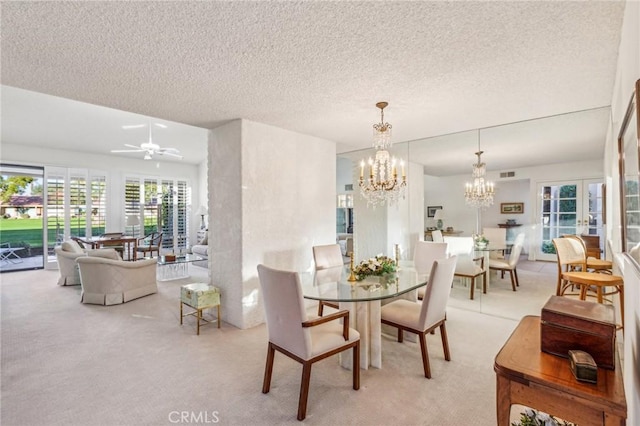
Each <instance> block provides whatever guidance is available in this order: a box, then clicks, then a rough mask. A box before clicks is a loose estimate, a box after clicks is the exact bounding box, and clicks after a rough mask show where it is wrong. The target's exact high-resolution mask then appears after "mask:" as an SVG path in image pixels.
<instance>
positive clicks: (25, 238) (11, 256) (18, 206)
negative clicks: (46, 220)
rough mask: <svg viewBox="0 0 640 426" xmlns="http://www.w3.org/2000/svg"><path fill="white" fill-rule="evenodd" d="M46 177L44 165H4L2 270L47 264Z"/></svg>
mask: <svg viewBox="0 0 640 426" xmlns="http://www.w3.org/2000/svg"><path fill="white" fill-rule="evenodd" d="M43 177H44V170H43V168H42V167H28V166H20V165H11V164H0V201H1V206H0V210H1V211H0V272H7V271H20V270H25V269H40V268H43V266H44V256H43V253H44V252H45V251H44V250H43V247H44V243H43V229H44V228H43V226H44V225H43V212H44V209H43Z"/></svg>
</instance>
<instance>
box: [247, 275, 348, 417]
mask: <svg viewBox="0 0 640 426" xmlns="http://www.w3.org/2000/svg"><path fill="white" fill-rule="evenodd" d="M258 277H259V280H260V287H261V289H262V300H263V303H264V312H265V318H266V322H267V330H268V333H269V345H268V349H267V362H266V365H265V369H264V381H263V384H262V393H268V392H269V389H270V387H271V374H272V372H273V360H274V357H275V351H278V352H281V353H283V354H284V355H286V356H288V357H289V358H292V359H294V360H296V361H298V362H299V363H301V364H302V382H301V384H300V398H299V400H298V420H304V418H305V417H306V412H307V399H308V396H309V384H310V379H311V366H312V365H313V363H315V362H317V361H320V360H323V359H325V358H328V357H330V356H332V355H335V354H337V353H340V352H343V351H346V350H349V349H353V366H352V367H353V389H355V390H358V389H359V388H360V334H359V333H358V332H357V331H356V330H354V329H353V328H350V327H349V312H348V311H338V312H335V313H332V314H329V315H327V316H324V317H320V318H316V319H313V320H308V319H307V313H306V310H305V307H304V300H303V296H302V289H301V287H300V277H299V276H298V274H297V273H296V272H288V271H280V270H276V269H272V268H269V267H267V266H264V265H258ZM340 319H342V324H340V321H339V320H340ZM336 368H341V367H339V366H338V364H336Z"/></svg>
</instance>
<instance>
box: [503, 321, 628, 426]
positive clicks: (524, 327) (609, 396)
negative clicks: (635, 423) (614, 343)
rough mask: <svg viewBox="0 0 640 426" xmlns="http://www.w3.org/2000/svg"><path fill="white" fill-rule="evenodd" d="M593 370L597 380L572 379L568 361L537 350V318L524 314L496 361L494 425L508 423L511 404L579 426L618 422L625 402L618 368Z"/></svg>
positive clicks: (624, 415)
mask: <svg viewBox="0 0 640 426" xmlns="http://www.w3.org/2000/svg"><path fill="white" fill-rule="evenodd" d="M615 358H616V365H615V367H616V369H615V370H605V369H603V368H598V383H597V384H591V383H584V382H579V381H577V380H576V379H575V378H574V377H573V374H572V373H571V369H570V368H569V360H567V359H565V358H560V357H559V356H555V355H551V354H548V353H546V352H542V351H541V349H540V317H537V316H525V317H524V318H522V320H520V324H518V326H517V327H516V329H515V330H514V331H513V333H512V334H511V337H509V339H508V340H507V342H506V343H505V344H504V346H503V347H502V349H500V352H498V355H497V356H496V359H495V364H494V366H493V369H494V371H495V372H496V403H497V404H496V405H497V415H498V426H508V425H509V415H510V410H511V405H512V404H520V405H524V406H527V407H531V408H535V409H537V410H541V411H543V412H545V413H549V414H551V415H553V416H558V417H560V418H562V419H565V420H567V421H570V422H573V423H576V424H579V425H580V426H596V425H597V426H600V425H602V426H604V425H607V426H609V425H611V426H613V425H616V426H623V425H624V424H625V423H626V421H625V419H626V418H627V403H626V399H625V396H624V385H623V383H622V367H621V366H620V360H619V358H618V354H617V353H616V357H615Z"/></svg>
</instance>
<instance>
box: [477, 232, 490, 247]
mask: <svg viewBox="0 0 640 426" xmlns="http://www.w3.org/2000/svg"><path fill="white" fill-rule="evenodd" d="M473 242H474V244H475V245H476V246H478V247H482V246H486V245H487V244H489V240H487V237H485V236H484V235H483V234H474V235H473Z"/></svg>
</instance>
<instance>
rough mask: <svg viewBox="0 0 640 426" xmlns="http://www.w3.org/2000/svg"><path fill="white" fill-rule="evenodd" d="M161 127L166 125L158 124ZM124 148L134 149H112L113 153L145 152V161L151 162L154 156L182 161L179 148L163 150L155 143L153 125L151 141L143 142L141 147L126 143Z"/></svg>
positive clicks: (127, 127) (128, 127) (125, 127)
mask: <svg viewBox="0 0 640 426" xmlns="http://www.w3.org/2000/svg"><path fill="white" fill-rule="evenodd" d="M156 125H158V126H159V127H165V128H166V126H164V125H160V124H156ZM142 126H144V125H136V126H122V127H123V128H124V129H130V128H135V127H142ZM124 146H126V147H127V148H132V149H112V150H111V152H114V153H116V152H144V153H145V154H144V159H145V160H151V159H152V158H153V155H154V154H158V155H168V156H171V157H176V158H180V159H182V155H180V154H179V153H180V151H179V150H178V149H177V148H163V147H161V146H160V145H158V144H156V143H154V142H153V139H152V137H151V125H149V140H148V141H147V142H143V143H141V144H140V145H138V146H136V145H131V144H128V143H125V144H124Z"/></svg>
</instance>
